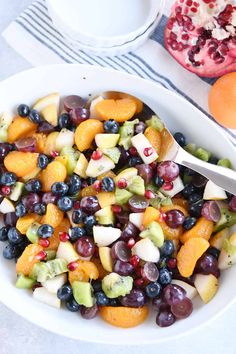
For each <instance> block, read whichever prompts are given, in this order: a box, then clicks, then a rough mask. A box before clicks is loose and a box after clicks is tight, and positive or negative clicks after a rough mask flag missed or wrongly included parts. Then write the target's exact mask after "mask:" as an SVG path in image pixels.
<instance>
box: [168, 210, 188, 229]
mask: <svg viewBox="0 0 236 354" xmlns="http://www.w3.org/2000/svg"><path fill="white" fill-rule="evenodd" d="M184 220H185V216H184V214H183V213H182V211H180V210H178V209H172V210H169V211H167V212H166V219H165V222H166V224H167V225H168V226H169V227H171V228H172V229H176V228H177V227H178V226H180V225H182V224H183V222H184Z"/></svg>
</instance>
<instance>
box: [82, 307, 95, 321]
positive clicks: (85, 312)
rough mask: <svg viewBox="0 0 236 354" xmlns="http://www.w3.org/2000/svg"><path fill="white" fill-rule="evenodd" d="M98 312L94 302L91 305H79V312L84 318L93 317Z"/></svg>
mask: <svg viewBox="0 0 236 354" xmlns="http://www.w3.org/2000/svg"><path fill="white" fill-rule="evenodd" d="M97 313H98V305H97V304H95V305H93V306H92V307H85V306H80V314H81V316H82V317H83V318H84V319H85V320H91V319H93V318H94V317H95V316H96V315H97Z"/></svg>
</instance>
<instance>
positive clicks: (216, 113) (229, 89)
mask: <svg viewBox="0 0 236 354" xmlns="http://www.w3.org/2000/svg"><path fill="white" fill-rule="evenodd" d="M208 105H209V110H210V112H211V114H212V115H213V117H214V118H215V120H216V121H217V122H218V123H219V124H221V125H223V126H224V127H227V128H231V129H236V119H235V114H236V73H235V72H232V73H230V74H227V75H224V76H222V77H221V78H219V79H218V80H217V81H216V82H215V83H214V85H213V86H212V87H211V90H210V92H209V96H208Z"/></svg>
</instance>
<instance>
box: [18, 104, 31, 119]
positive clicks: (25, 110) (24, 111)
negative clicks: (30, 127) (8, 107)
mask: <svg viewBox="0 0 236 354" xmlns="http://www.w3.org/2000/svg"><path fill="white" fill-rule="evenodd" d="M29 112H30V109H29V106H27V104H20V105H19V106H18V107H17V113H18V114H19V116H20V117H28V115H29Z"/></svg>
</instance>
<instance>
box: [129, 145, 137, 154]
mask: <svg viewBox="0 0 236 354" xmlns="http://www.w3.org/2000/svg"><path fill="white" fill-rule="evenodd" d="M129 153H130V155H132V156H137V154H138V152H137V149H136V148H135V147H134V146H131V147H130V148H129Z"/></svg>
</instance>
